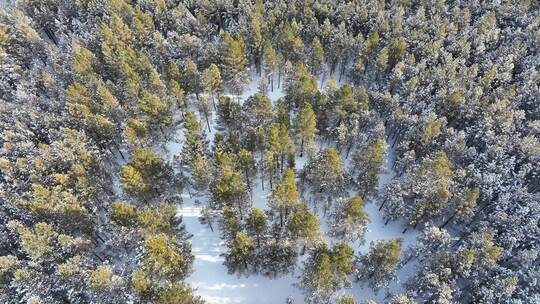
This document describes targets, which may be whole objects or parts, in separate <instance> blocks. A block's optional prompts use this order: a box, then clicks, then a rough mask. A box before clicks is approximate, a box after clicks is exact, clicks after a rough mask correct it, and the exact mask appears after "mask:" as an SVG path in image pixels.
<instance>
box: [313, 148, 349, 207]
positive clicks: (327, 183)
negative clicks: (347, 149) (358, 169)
mask: <svg viewBox="0 0 540 304" xmlns="http://www.w3.org/2000/svg"><path fill="white" fill-rule="evenodd" d="M304 176H305V177H304V178H305V181H306V182H307V184H308V186H309V187H310V188H311V192H312V193H313V195H314V196H315V198H316V199H323V200H325V201H328V202H329V201H330V200H331V198H332V197H334V196H337V195H339V194H341V193H343V191H344V189H345V170H344V169H343V162H342V160H341V157H340V156H339V153H338V151H337V150H336V149H334V148H325V149H323V150H322V151H321V152H319V153H318V154H317V155H316V156H315V157H314V158H313V159H311V160H310V161H309V162H308V163H307V164H306V166H305V168H304ZM325 203H326V202H325ZM328 207H329V206H327V205H325V210H326V209H327V208H328Z"/></svg>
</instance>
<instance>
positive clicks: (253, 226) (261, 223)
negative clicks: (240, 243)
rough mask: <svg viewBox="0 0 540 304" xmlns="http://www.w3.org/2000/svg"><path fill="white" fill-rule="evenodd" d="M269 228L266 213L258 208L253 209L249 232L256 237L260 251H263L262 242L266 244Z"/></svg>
mask: <svg viewBox="0 0 540 304" xmlns="http://www.w3.org/2000/svg"><path fill="white" fill-rule="evenodd" d="M267 226H268V224H267V222H266V216H265V214H264V212H263V211H262V210H261V209H258V208H253V209H251V214H250V216H249V218H248V219H247V231H248V233H249V234H250V235H253V236H254V237H253V238H254V239H255V241H256V243H257V248H259V249H261V242H264V237H265V234H266V229H267V228H268V227H267Z"/></svg>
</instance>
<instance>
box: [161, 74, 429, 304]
mask: <svg viewBox="0 0 540 304" xmlns="http://www.w3.org/2000/svg"><path fill="white" fill-rule="evenodd" d="M254 78H255V79H254V80H253V81H252V82H251V84H250V87H249V88H248V90H246V92H245V93H244V94H243V95H242V96H241V97H240V99H241V100H245V99H246V98H247V97H249V96H251V95H252V94H254V93H256V92H257V84H258V78H257V77H254ZM283 95H284V93H283V92H282V91H281V90H280V89H276V90H274V92H269V96H270V99H271V100H272V101H273V102H275V101H276V100H277V99H278V98H280V97H282V96H283ZM212 122H213V124H214V126H215V115H213V119H212ZM214 126H212V132H211V133H208V132H207V137H208V139H209V140H210V141H212V139H213V137H214V134H215V132H216V128H215V127H214ZM182 144H183V130H182V129H181V128H180V129H179V130H178V132H177V133H176V135H175V136H174V139H173V140H172V141H170V142H168V143H167V144H166V145H165V147H164V151H163V152H164V153H163V156H164V157H165V158H166V159H168V160H172V159H173V156H174V155H178V154H179V153H180V150H181V147H182ZM393 159H394V153H393V151H392V150H390V149H389V151H388V153H387V156H386V159H385V164H384V171H383V173H382V174H381V175H380V178H379V185H378V186H379V189H382V188H383V187H384V185H386V184H387V183H388V182H390V181H391V180H392V178H393V177H394V175H395V173H394V172H393V171H392V170H391V167H392V163H393ZM305 161H306V157H304V158H298V157H297V159H296V167H297V169H301V168H302V167H303V165H304V163H305ZM345 165H346V166H347V161H345ZM351 194H352V193H351ZM269 195H270V192H269V191H268V189H265V191H263V190H262V188H261V184H260V181H259V180H257V181H255V187H254V189H253V206H254V207H257V208H261V209H265V208H267V197H268V196H269ZM183 199H184V202H183V204H182V206H180V207H179V209H178V215H179V216H182V218H183V222H184V224H185V225H186V229H187V231H188V232H189V233H191V234H192V235H193V237H192V238H191V239H190V242H191V244H192V252H193V254H194V256H195V262H194V265H193V270H194V271H193V273H192V275H191V276H190V277H189V278H188V279H187V281H188V283H190V284H191V286H192V287H194V288H195V289H196V293H197V294H198V295H200V296H202V297H203V298H204V300H205V301H207V302H208V303H209V304H229V303H245V304H251V303H260V304H266V303H268V304H276V303H278V304H279V303H285V301H286V298H287V297H288V296H290V297H291V298H293V299H294V302H295V303H297V304H299V303H304V300H303V298H304V297H303V295H302V293H301V291H300V290H299V289H298V288H296V287H295V284H296V282H298V276H299V271H300V268H299V267H296V269H295V273H292V274H288V275H287V276H283V277H279V278H276V279H271V278H268V277H264V276H261V275H250V276H249V277H245V276H242V277H238V276H237V275H234V274H233V275H231V274H228V272H227V268H226V267H225V266H224V265H223V261H224V258H223V256H222V254H223V253H225V252H226V247H225V244H224V243H223V241H222V240H221V238H220V233H219V231H218V230H217V229H218V227H217V223H214V224H213V228H214V231H212V230H211V229H210V227H209V226H208V224H205V223H201V222H200V221H199V218H200V216H201V211H202V208H201V207H200V206H201V205H200V204H196V203H195V201H196V200H198V201H200V202H201V203H203V205H204V203H205V202H206V200H207V198H206V197H198V198H195V197H190V196H189V195H187V193H185V194H183ZM378 208H379V203H378V202H376V201H369V200H368V201H366V204H365V209H366V211H367V213H368V214H369V218H370V223H369V225H368V229H369V231H368V233H367V234H366V236H365V240H366V242H365V243H364V244H359V243H352V244H350V245H351V246H352V248H353V249H354V250H355V252H356V253H365V252H367V250H368V249H369V245H370V242H371V241H376V240H389V239H395V238H402V239H403V248H404V249H405V248H406V247H407V246H409V245H411V244H413V243H414V241H415V238H416V236H417V234H418V231H416V230H414V229H409V231H408V232H407V233H406V234H402V230H403V228H402V223H400V222H392V223H389V224H388V225H385V224H384V219H383V217H382V213H381V212H380V211H379V210H378ZM319 219H320V222H321V229H322V231H323V232H326V231H328V225H327V222H326V219H325V218H324V217H323V215H322V214H319ZM326 240H327V241H328V242H330V243H332V242H335V241H337V240H335V239H332V238H331V237H326ZM301 260H303V257H300V258H299V262H298V266H301V262H300V261H301ZM414 265H415V264H414V263H409V264H408V265H407V266H406V267H405V268H403V269H400V270H398V278H399V280H398V281H397V282H393V283H392V284H391V285H390V286H389V289H388V290H390V291H392V292H401V291H402V287H401V283H402V281H404V280H406V278H407V277H408V276H409V275H411V274H412V273H413V272H412V269H413V267H414ZM351 281H352V282H353V284H352V288H351V289H345V290H342V291H340V293H341V294H349V295H354V297H355V299H356V301H357V302H360V301H362V300H366V299H373V300H377V302H382V301H383V300H384V298H385V296H386V291H385V290H381V291H379V293H378V294H375V293H374V292H373V290H371V289H370V288H369V287H365V286H361V285H359V283H357V282H355V281H354V279H352V280H351ZM400 281H401V282H400Z"/></svg>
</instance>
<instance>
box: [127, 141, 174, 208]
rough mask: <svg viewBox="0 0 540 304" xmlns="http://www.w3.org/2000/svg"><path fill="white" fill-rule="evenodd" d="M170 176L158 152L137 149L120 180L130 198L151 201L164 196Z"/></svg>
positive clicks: (168, 169) (148, 149) (169, 171)
mask: <svg viewBox="0 0 540 304" xmlns="http://www.w3.org/2000/svg"><path fill="white" fill-rule="evenodd" d="M170 175H171V170H170V168H169V167H168V166H167V165H166V164H165V163H164V162H163V159H162V158H161V157H160V156H159V155H158V154H157V153H156V152H154V151H153V150H152V149H150V148H137V149H135V150H134V151H133V154H132V155H131V161H130V162H129V163H128V164H127V165H125V166H124V167H122V171H121V172H120V180H121V181H122V187H123V189H124V191H126V192H127V194H129V195H130V196H132V197H134V198H138V199H151V198H153V197H156V196H160V195H161V194H163V193H162V190H165V189H164V187H165V184H166V182H167V179H168V178H170Z"/></svg>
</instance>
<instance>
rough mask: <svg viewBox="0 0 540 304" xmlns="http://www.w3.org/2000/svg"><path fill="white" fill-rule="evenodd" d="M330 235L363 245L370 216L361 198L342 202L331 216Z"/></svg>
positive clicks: (352, 198) (357, 197)
mask: <svg viewBox="0 0 540 304" xmlns="http://www.w3.org/2000/svg"><path fill="white" fill-rule="evenodd" d="M331 219H332V221H331V223H330V234H331V235H332V236H334V237H337V238H339V239H342V240H347V241H353V242H356V241H359V240H360V243H363V238H364V235H365V234H366V232H367V225H368V223H369V216H368V214H367V212H366V211H365V210H364V201H363V200H362V198H361V197H360V196H355V197H351V198H349V199H346V200H342V201H341V202H339V203H338V205H337V206H336V207H335V211H334V212H333V213H332V215H331Z"/></svg>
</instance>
